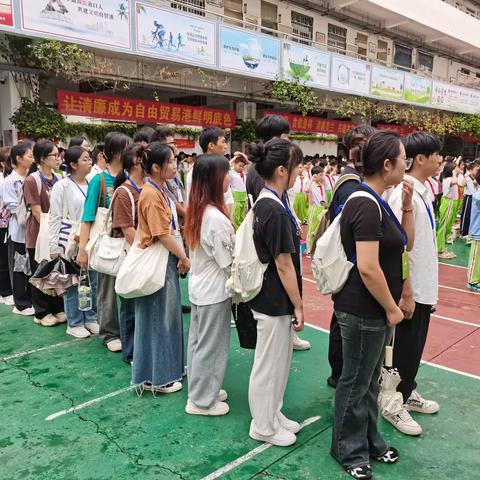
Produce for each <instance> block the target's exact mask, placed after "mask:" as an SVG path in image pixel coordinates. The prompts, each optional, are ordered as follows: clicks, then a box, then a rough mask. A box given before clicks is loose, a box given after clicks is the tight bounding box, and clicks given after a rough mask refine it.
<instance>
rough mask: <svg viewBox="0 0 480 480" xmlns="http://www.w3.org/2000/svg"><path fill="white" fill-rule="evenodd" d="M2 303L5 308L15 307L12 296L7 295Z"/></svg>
mask: <svg viewBox="0 0 480 480" xmlns="http://www.w3.org/2000/svg"><path fill="white" fill-rule="evenodd" d="M3 303H4V304H5V305H7V307H13V305H15V301H14V300H13V295H9V296H8V297H3Z"/></svg>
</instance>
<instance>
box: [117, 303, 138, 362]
mask: <svg viewBox="0 0 480 480" xmlns="http://www.w3.org/2000/svg"><path fill="white" fill-rule="evenodd" d="M134 335H135V299H134V298H121V297H120V340H121V341H122V359H123V361H124V362H127V363H130V362H131V361H132V360H133V337H134Z"/></svg>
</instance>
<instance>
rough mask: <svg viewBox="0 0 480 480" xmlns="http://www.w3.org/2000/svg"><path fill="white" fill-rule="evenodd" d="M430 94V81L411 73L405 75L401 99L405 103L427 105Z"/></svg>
mask: <svg viewBox="0 0 480 480" xmlns="http://www.w3.org/2000/svg"><path fill="white" fill-rule="evenodd" d="M431 93H432V80H431V79H430V78H426V77H420V76H418V75H412V74H411V73H406V74H405V88H404V91H403V98H404V99H405V100H406V101H407V102H412V103H419V104H421V105H428V104H429V103H430V95H431Z"/></svg>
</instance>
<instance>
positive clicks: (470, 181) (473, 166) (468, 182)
mask: <svg viewBox="0 0 480 480" xmlns="http://www.w3.org/2000/svg"><path fill="white" fill-rule="evenodd" d="M478 171H480V159H479V160H478V162H477V161H474V162H470V163H469V164H468V165H467V173H466V175H465V190H464V196H463V205H462V217H461V220H460V233H461V235H462V237H464V238H466V240H467V242H468V241H469V239H468V238H467V237H468V232H469V230H470V216H471V212H472V198H473V195H474V194H475V191H476V190H477V184H476V182H475V176H476V175H477V172H478Z"/></svg>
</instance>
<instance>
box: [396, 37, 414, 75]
mask: <svg viewBox="0 0 480 480" xmlns="http://www.w3.org/2000/svg"><path fill="white" fill-rule="evenodd" d="M393 63H394V64H395V65H398V66H400V67H405V68H408V69H410V68H412V49H411V48H408V47H404V46H403V45H398V44H397V43H396V44H395V56H394V58H393Z"/></svg>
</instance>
